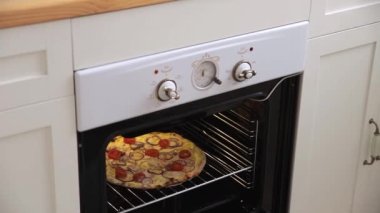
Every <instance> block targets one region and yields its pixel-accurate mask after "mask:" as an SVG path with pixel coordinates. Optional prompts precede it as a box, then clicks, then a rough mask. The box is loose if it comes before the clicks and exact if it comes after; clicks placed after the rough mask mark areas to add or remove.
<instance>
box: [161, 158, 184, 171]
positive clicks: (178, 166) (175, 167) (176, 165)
mask: <svg viewBox="0 0 380 213" xmlns="http://www.w3.org/2000/svg"><path fill="white" fill-rule="evenodd" d="M185 166H186V162H185V161H181V160H176V161H174V162H172V163H170V164H168V165H167V166H166V170H167V171H182V170H183V168H184V167H185Z"/></svg>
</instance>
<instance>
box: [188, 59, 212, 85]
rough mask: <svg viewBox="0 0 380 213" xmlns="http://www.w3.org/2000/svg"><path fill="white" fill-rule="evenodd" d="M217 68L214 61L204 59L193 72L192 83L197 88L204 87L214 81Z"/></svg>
mask: <svg viewBox="0 0 380 213" xmlns="http://www.w3.org/2000/svg"><path fill="white" fill-rule="evenodd" d="M216 74H217V68H216V65H215V63H214V62H212V61H204V62H202V63H201V64H200V65H199V66H198V67H197V68H196V69H195V70H194V72H193V83H194V85H195V86H196V87H197V88H199V89H205V88H207V87H209V86H211V84H212V83H213V82H214V81H217V80H218V79H217V78H216Z"/></svg>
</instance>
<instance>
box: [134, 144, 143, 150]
mask: <svg viewBox="0 0 380 213" xmlns="http://www.w3.org/2000/svg"><path fill="white" fill-rule="evenodd" d="M142 147H144V143H141V142H135V143H134V144H131V149H133V150H135V149H140V148H142Z"/></svg>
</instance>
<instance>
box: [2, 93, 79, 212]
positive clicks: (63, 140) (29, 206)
mask: <svg viewBox="0 0 380 213" xmlns="http://www.w3.org/2000/svg"><path fill="white" fill-rule="evenodd" d="M74 116H75V111H74V98H73V97H72V96H71V97H66V98H61V99H56V100H54V101H49V102H44V103H40V104H34V105H29V106H26V107H20V108H17V109H14V110H8V111H3V112H0V121H1V122H0V162H1V164H0V169H1V171H2V172H1V173H2V175H1V177H0V186H1V190H0V203H1V205H0V212H15V213H17V212H28V211H32V212H41V213H43V212H46V213H51V212H56V213H66V212H79V189H78V187H79V185H78V184H79V183H78V161H77V149H76V147H77V146H76V144H77V142H76V131H75V117H74Z"/></svg>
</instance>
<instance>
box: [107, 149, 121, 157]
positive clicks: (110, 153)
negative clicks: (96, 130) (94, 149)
mask: <svg viewBox="0 0 380 213" xmlns="http://www.w3.org/2000/svg"><path fill="white" fill-rule="evenodd" d="M123 155H124V153H123V152H121V151H119V150H117V149H111V150H108V152H107V156H108V158H109V159H112V160H119V159H120V158H121V156H123Z"/></svg>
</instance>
